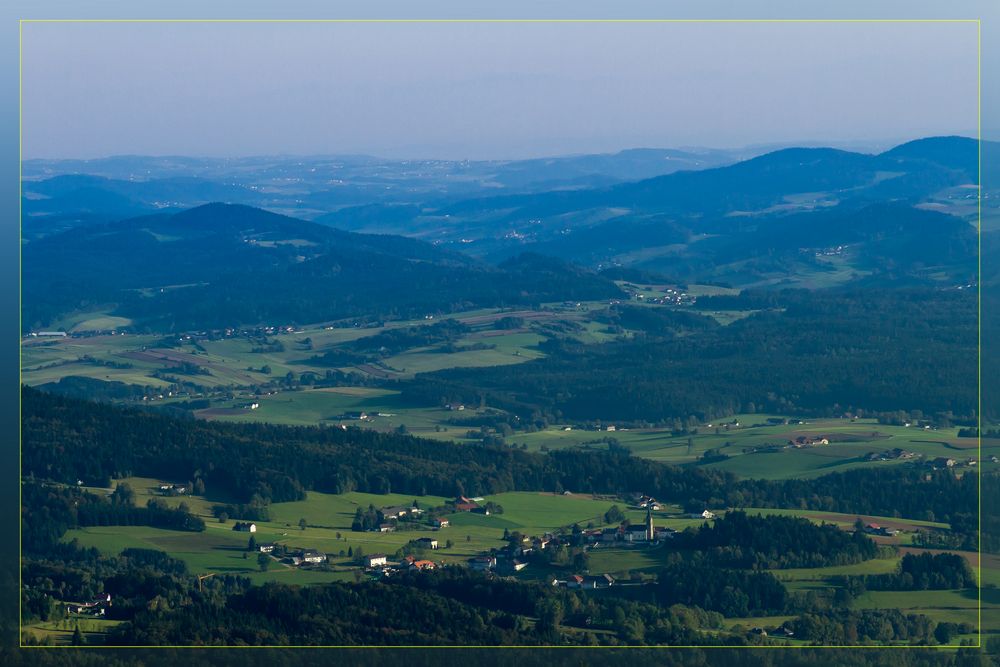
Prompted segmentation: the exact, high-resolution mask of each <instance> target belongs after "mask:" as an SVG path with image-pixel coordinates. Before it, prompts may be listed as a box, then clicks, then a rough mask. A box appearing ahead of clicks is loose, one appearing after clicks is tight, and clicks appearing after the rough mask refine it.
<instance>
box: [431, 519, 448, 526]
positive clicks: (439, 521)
mask: <svg viewBox="0 0 1000 667" xmlns="http://www.w3.org/2000/svg"><path fill="white" fill-rule="evenodd" d="M431 523H433V524H434V527H435V528H447V527H448V526H450V525H451V522H450V521H448V519H434V521H432V522H431Z"/></svg>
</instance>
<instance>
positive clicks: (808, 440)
mask: <svg viewBox="0 0 1000 667" xmlns="http://www.w3.org/2000/svg"><path fill="white" fill-rule="evenodd" d="M829 444H830V439H829V438H825V437H823V436H821V435H820V436H815V437H814V436H811V435H800V436H799V437H797V438H795V439H794V440H789V441H788V446H789V447H794V448H795V449H801V448H803V447H816V446H817V445H829Z"/></svg>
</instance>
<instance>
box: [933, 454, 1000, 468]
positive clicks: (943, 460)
mask: <svg viewBox="0 0 1000 667" xmlns="http://www.w3.org/2000/svg"><path fill="white" fill-rule="evenodd" d="M993 458H996V457H993ZM990 461H991V462H994V463H995V461H993V459H990ZM927 464H928V465H929V466H931V467H932V468H934V469H935V470H944V469H947V468H954V467H956V466H962V465H964V466H968V467H970V468H971V467H974V466H976V465H978V464H979V462H978V461H977V460H976V459H974V458H968V459H965V461H959V460H958V459H953V458H950V457H947V456H939V457H937V458H935V459H931V460H929V461H927Z"/></svg>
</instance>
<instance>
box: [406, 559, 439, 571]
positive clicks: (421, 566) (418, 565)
mask: <svg viewBox="0 0 1000 667" xmlns="http://www.w3.org/2000/svg"><path fill="white" fill-rule="evenodd" d="M410 567H412V568H413V569H415V570H433V569H434V568H435V567H437V566H436V565H435V564H434V561H430V560H415V561H412V562H411V563H410Z"/></svg>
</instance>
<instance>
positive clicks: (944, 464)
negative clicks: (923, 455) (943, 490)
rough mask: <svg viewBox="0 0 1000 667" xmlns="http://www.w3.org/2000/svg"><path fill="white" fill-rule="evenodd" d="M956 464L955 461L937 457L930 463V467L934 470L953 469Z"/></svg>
mask: <svg viewBox="0 0 1000 667" xmlns="http://www.w3.org/2000/svg"><path fill="white" fill-rule="evenodd" d="M957 463H958V461H956V460H955V459H949V458H946V457H944V456H939V457H938V458H936V459H934V460H933V461H931V465H932V466H934V467H935V468H954V467H955V465H956V464H957Z"/></svg>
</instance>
